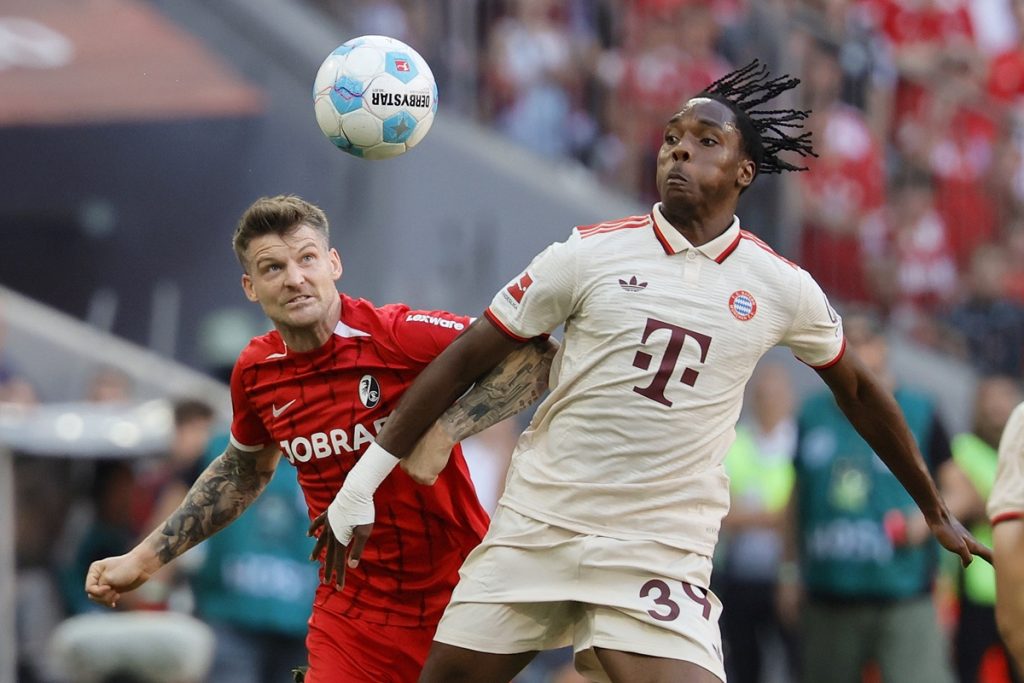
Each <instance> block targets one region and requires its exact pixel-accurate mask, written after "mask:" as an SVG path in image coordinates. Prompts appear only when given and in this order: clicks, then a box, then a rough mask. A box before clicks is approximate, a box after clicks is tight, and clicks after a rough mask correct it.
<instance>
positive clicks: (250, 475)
mask: <svg viewBox="0 0 1024 683" xmlns="http://www.w3.org/2000/svg"><path fill="white" fill-rule="evenodd" d="M279 458H280V452H279V451H278V450H277V448H276V447H269V448H265V449H264V450H262V451H259V452H257V453H247V452H244V451H240V450H238V449H237V448H235V447H234V446H232V445H230V444H229V445H228V447H227V449H226V450H225V451H224V452H223V453H222V454H221V455H220V456H218V457H217V459H216V460H214V461H213V462H211V463H210V464H209V466H207V468H206V469H205V470H203V473H202V474H200V475H199V478H198V479H197V480H196V483H195V484H193V485H192V488H191V489H189V492H188V493H187V494H186V495H185V500H183V501H182V502H181V505H179V506H178V508H177V509H176V510H175V511H174V512H172V513H171V516H170V517H168V518H167V520H166V521H165V522H164V523H163V525H162V526H160V527H158V528H157V529H155V530H154V531H153V533H151V534H150V535H149V536H147V537H146V539H145V540H143V541H142V543H141V544H140V545H141V546H144V547H145V548H146V549H147V551H148V552H150V553H152V555H153V556H154V557H155V558H157V559H158V560H159V561H160V565H161V566H163V565H165V564H167V563H168V562H170V561H171V560H173V559H174V558H176V557H178V556H179V555H181V554H182V553H184V552H185V551H186V550H188V549H189V548H192V547H193V546H195V545H197V544H199V543H200V542H201V541H204V540H206V539H207V538H209V537H210V536H212V535H213V534H215V533H217V532H218V531H220V530H221V529H223V528H224V527H226V526H227V525H228V524H230V523H231V522H233V521H234V520H235V519H237V518H238V516H239V515H241V514H242V512H244V511H245V509H246V508H247V507H249V505H250V504H252V502H253V501H254V500H256V497H257V496H259V495H260V493H262V492H263V489H264V487H266V485H267V482H268V481H270V478H271V477H272V476H274V469H275V468H276V467H277V461H278V460H279Z"/></svg>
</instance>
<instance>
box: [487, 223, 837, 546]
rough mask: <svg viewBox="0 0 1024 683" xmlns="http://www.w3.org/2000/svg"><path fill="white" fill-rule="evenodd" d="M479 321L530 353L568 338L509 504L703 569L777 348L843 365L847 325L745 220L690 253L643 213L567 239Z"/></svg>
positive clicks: (517, 460)
mask: <svg viewBox="0 0 1024 683" xmlns="http://www.w3.org/2000/svg"><path fill="white" fill-rule="evenodd" d="M486 315H487V317H488V319H489V320H490V321H491V322H492V323H493V324H495V325H496V326H498V327H499V328H500V329H501V330H503V331H504V332H505V333H506V334H509V335H510V336H513V337H515V338H518V339H526V338H531V337H535V336H537V335H541V334H545V333H549V332H551V331H552V330H554V329H555V328H557V327H558V326H559V325H561V324H563V323H564V324H565V337H564V341H563V344H562V347H561V349H560V351H559V352H558V355H557V356H556V358H555V362H554V363H553V365H552V369H551V382H550V386H551V392H550V394H549V395H548V397H547V398H546V399H545V401H544V402H543V403H542V404H541V406H540V407H539V408H538V409H537V413H536V414H535V416H534V419H533V421H532V422H531V424H530V427H529V428H528V429H527V430H526V432H524V433H523V435H522V436H521V437H520V439H519V442H518V444H517V446H516V450H515V453H514V455H513V457H512V465H511V467H510V470H509V475H508V482H507V485H506V489H505V493H504V495H503V497H502V501H501V502H502V503H503V504H505V505H508V506H509V507H510V508H512V509H514V510H516V511H518V512H520V513H521V514H524V515H526V516H528V517H532V518H534V519H537V520H540V521H544V522H547V523H549V524H552V525H555V526H560V527H562V528H566V529H573V530H577V531H580V532H583V533H591V534H598V535H606V536H611V537H615V538H623V539H637V538H642V539H650V540H654V541H658V542H661V543H665V544H668V545H671V546H674V547H678V548H681V549H684V550H688V551H692V552H697V553H701V554H705V555H710V554H711V552H712V551H713V549H714V545H715V543H716V541H717V538H718V529H719V526H720V524H721V520H722V517H723V516H724V515H725V513H726V512H727V510H728V507H729V486H728V478H727V477H726V474H725V471H724V466H723V460H724V458H725V454H726V452H727V451H728V449H729V445H730V444H731V443H732V441H733V438H734V436H735V432H734V428H735V425H736V421H737V419H738V417H739V413H740V407H741V404H742V399H743V390H744V386H745V385H746V383H747V380H748V379H749V378H750V375H751V373H752V372H753V370H754V366H755V364H756V363H757V361H758V360H759V359H760V358H761V356H762V355H764V353H765V352H766V351H768V350H769V349H770V348H772V347H773V346H775V345H776V344H783V345H786V346H788V347H789V348H791V349H792V351H793V352H794V354H795V355H796V356H797V358H799V359H800V360H802V361H803V362H805V363H807V364H808V365H811V366H814V367H817V368H821V367H827V366H829V365H831V364H832V363H834V362H836V361H838V359H839V358H840V357H841V355H842V353H843V350H844V348H845V343H844V338H843V332H842V323H841V320H840V318H839V316H838V315H837V314H836V313H835V311H834V310H833V309H832V307H831V306H830V305H829V303H828V300H827V299H826V298H825V295H824V294H823V292H822V291H821V288H820V287H819V286H818V285H817V283H815V282H814V280H813V279H812V278H811V276H810V275H809V274H808V273H807V272H805V271H804V270H802V269H800V268H799V267H797V266H796V265H794V264H793V263H790V262H789V261H787V260H785V259H783V258H782V257H780V256H779V255H777V254H776V253H775V252H774V251H772V250H771V249H770V248H769V247H768V246H767V245H766V244H764V242H762V241H761V240H759V239H758V238H757V237H755V236H754V235H752V234H750V233H748V232H746V231H744V230H741V229H740V224H739V220H738V219H736V218H734V219H733V223H732V225H731V226H730V227H729V229H728V230H726V231H725V232H724V233H722V234H721V235H719V236H718V237H717V238H715V239H714V240H712V241H710V242H708V243H707V244H704V245H701V246H699V247H694V246H693V245H691V244H690V243H689V242H688V241H687V240H686V238H684V237H683V236H682V235H681V234H680V233H679V232H678V231H676V230H675V229H674V228H673V227H672V226H671V224H669V223H668V221H667V220H666V219H665V218H664V217H663V216H662V214H661V210H660V205H655V207H654V209H653V211H652V213H650V214H648V215H642V216H632V217H629V218H624V219H622V220H618V221H612V222H608V223H600V224H597V225H591V226H586V227H578V228H575V229H574V230H573V232H572V234H571V236H570V237H569V239H567V240H566V241H565V242H559V243H556V244H553V245H551V246H549V247H548V248H547V249H546V250H544V251H543V252H542V253H541V254H539V255H538V256H537V257H536V258H535V259H534V260H533V262H532V263H531V264H530V265H529V267H527V269H526V270H525V271H524V272H523V273H521V274H520V275H518V276H516V278H515V279H513V280H512V282H510V283H509V284H508V286H506V287H505V288H503V289H502V290H501V291H499V292H498V294H497V295H496V296H495V297H494V299H493V301H492V302H491V305H490V307H489V308H488V310H487V312H486Z"/></svg>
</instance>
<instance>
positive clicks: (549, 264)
mask: <svg viewBox="0 0 1024 683" xmlns="http://www.w3.org/2000/svg"><path fill="white" fill-rule="evenodd" d="M579 243H580V237H579V233H577V232H573V234H572V236H571V237H570V238H569V239H568V240H566V241H565V242H557V243H555V244H552V245H551V246H549V247H548V248H547V249H545V250H544V251H542V252H541V253H540V254H538V255H537V256H536V257H535V258H534V259H533V261H532V262H531V263H530V265H529V266H527V268H526V270H524V271H523V272H522V273H520V274H519V275H517V276H516V277H514V278H513V279H512V281H511V282H509V283H508V284H507V285H505V286H504V287H502V289H501V290H500V291H499V292H498V293H497V294H496V295H495V296H494V299H493V300H492V301H491V305H490V306H489V307H488V308H487V311H485V315H486V316H487V318H488V320H490V321H491V322H492V323H494V324H495V325H496V326H497V327H498V329H500V330H501V331H502V332H504V333H505V334H507V335H508V336H510V337H512V338H513V339H516V340H519V341H526V340H528V339H532V338H534V337H537V336H540V335H543V334H548V333H550V332H551V331H552V330H553V329H555V328H556V327H558V326H559V325H561V324H562V323H564V322H565V321H566V319H567V318H568V317H569V315H570V313H572V307H573V304H574V298H575V289H576V287H575V283H576V270H577V269H576V258H577V251H578V249H579Z"/></svg>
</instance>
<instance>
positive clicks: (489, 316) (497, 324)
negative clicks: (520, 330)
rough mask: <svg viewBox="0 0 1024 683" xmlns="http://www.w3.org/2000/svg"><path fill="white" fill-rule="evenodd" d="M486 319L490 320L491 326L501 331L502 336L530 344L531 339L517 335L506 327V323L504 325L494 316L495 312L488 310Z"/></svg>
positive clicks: (485, 315)
mask: <svg viewBox="0 0 1024 683" xmlns="http://www.w3.org/2000/svg"><path fill="white" fill-rule="evenodd" d="M484 317H485V318H487V319H488V320H490V321H491V324H492V325H494V326H495V327H497V328H498V329H499V330H501V332H502V334H504V335H505V336H506V337H509V338H511V339H514V340H516V341H518V342H528V341H530V338H529V337H520V336H519V335H518V334H516V333H515V332H513V331H512V330H510V329H508V328H507V327H506V326H505V323H503V322H501V321H500V320H498V316H496V315H495V314H494V312H493V311H492V310H491V309H490V308H488V309H486V310H485V311H484Z"/></svg>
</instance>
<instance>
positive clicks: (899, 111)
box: [859, 0, 974, 130]
mask: <svg viewBox="0 0 1024 683" xmlns="http://www.w3.org/2000/svg"><path fill="white" fill-rule="evenodd" d="M859 1H860V6H861V8H862V9H863V10H864V11H865V12H866V13H867V15H868V16H869V17H870V20H871V21H872V23H873V25H874V26H875V28H876V30H877V31H878V32H879V33H880V34H881V36H882V37H883V39H884V42H885V45H886V49H887V50H888V52H889V54H890V56H891V59H892V61H893V63H894V64H895V65H896V69H897V72H898V74H899V82H898V85H897V88H896V99H895V103H894V108H893V121H892V124H891V127H892V129H894V130H895V129H898V128H899V126H900V125H901V124H902V122H903V118H904V117H905V116H906V115H907V113H908V112H910V111H912V110H913V109H914V108H915V106H916V103H917V100H918V98H919V97H920V96H921V92H922V90H923V89H925V88H926V87H929V85H930V79H931V78H932V77H933V75H934V68H935V64H937V63H938V61H939V58H940V57H941V56H942V55H945V54H948V53H950V52H951V51H960V52H973V51H974V45H973V33H974V32H973V29H972V26H971V16H970V13H969V12H968V10H967V3H966V0H859Z"/></svg>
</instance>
